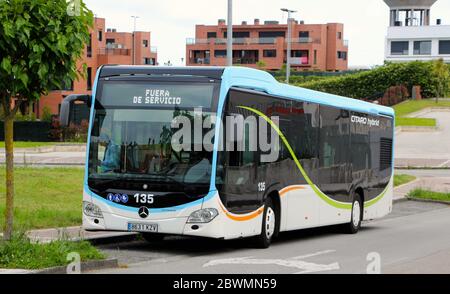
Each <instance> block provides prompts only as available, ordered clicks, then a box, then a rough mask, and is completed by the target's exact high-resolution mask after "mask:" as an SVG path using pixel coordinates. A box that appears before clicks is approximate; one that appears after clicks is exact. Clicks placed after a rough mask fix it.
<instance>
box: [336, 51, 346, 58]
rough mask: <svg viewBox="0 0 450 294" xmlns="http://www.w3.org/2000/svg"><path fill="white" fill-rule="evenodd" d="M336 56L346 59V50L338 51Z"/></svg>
mask: <svg viewBox="0 0 450 294" xmlns="http://www.w3.org/2000/svg"><path fill="white" fill-rule="evenodd" d="M337 58H338V59H342V60H347V52H345V51H338V52H337Z"/></svg>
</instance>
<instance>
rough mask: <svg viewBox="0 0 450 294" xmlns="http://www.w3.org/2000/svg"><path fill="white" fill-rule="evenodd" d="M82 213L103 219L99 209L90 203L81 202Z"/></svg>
mask: <svg viewBox="0 0 450 294" xmlns="http://www.w3.org/2000/svg"><path fill="white" fill-rule="evenodd" d="M83 212H84V214H85V215H87V216H92V217H98V218H103V213H102V210H101V209H100V207H98V206H97V205H95V204H93V203H91V202H86V201H83Z"/></svg>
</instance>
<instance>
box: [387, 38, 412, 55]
mask: <svg viewBox="0 0 450 294" xmlns="http://www.w3.org/2000/svg"><path fill="white" fill-rule="evenodd" d="M408 54H409V42H408V41H392V42H391V55H408Z"/></svg>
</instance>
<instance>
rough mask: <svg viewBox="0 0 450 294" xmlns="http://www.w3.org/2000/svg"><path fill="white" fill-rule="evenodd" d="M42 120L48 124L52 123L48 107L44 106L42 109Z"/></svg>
mask: <svg viewBox="0 0 450 294" xmlns="http://www.w3.org/2000/svg"><path fill="white" fill-rule="evenodd" d="M42 120H43V121H48V122H51V121H52V111H51V110H50V107H48V106H44V108H43V109H42Z"/></svg>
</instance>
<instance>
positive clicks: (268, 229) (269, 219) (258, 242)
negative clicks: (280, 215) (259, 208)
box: [254, 197, 278, 249]
mask: <svg viewBox="0 0 450 294" xmlns="http://www.w3.org/2000/svg"><path fill="white" fill-rule="evenodd" d="M276 214H277V210H276V208H275V205H274V203H273V200H272V198H270V197H269V198H267V199H266V202H265V205H264V213H263V220H262V228H261V234H260V235H258V236H256V237H255V238H254V241H255V246H256V247H257V248H262V249H265V248H268V247H269V246H270V243H272V239H273V237H274V236H276V235H277V233H278V232H277V230H278V226H277V215H276Z"/></svg>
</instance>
